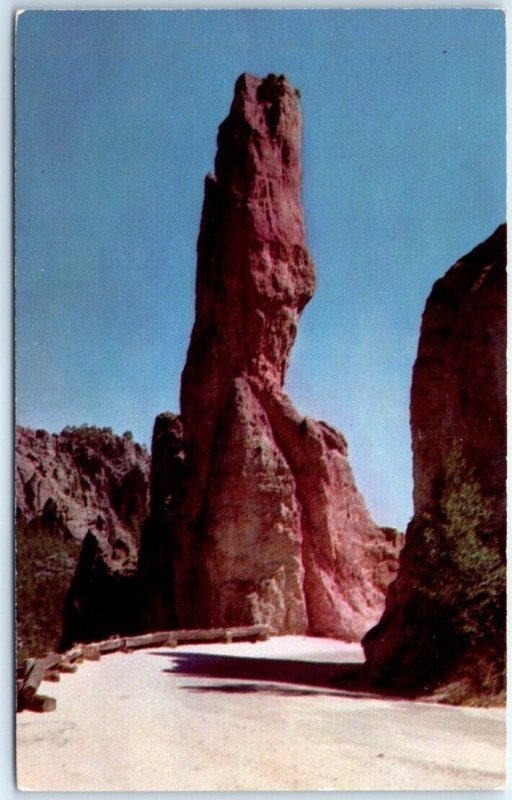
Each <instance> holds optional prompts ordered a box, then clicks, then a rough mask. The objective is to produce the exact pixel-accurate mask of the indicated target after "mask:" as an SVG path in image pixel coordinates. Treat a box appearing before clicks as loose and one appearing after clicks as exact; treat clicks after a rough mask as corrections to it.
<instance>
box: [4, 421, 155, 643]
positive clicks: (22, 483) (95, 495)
mask: <svg viewBox="0 0 512 800" xmlns="http://www.w3.org/2000/svg"><path fill="white" fill-rule="evenodd" d="M15 473H16V556H17V558H16V561H17V564H16V566H17V575H16V600H17V648H18V651H19V652H25V651H26V652H27V653H28V654H31V655H33V654H34V653H35V652H36V651H39V650H43V651H44V650H46V649H51V648H55V647H56V646H57V644H58V641H59V638H60V636H61V634H62V611H63V607H64V605H66V611H65V620H64V636H65V638H66V637H68V638H71V639H77V638H80V637H84V636H85V637H87V636H89V635H90V636H92V638H94V636H93V630H96V632H98V631H100V630H101V631H103V630H104V629H105V626H107V628H108V624H109V623H112V625H114V626H117V625H118V620H119V617H120V616H123V615H124V616H126V615H128V616H129V614H130V613H131V611H128V607H127V604H126V603H125V602H124V599H125V598H126V596H127V595H126V587H127V586H128V585H129V584H130V586H131V584H133V576H134V574H135V569H136V566H137V552H138V542H139V536H140V526H141V524H142V521H143V520H144V518H145V517H146V516H147V513H148V499H149V456H148V453H147V452H146V450H145V449H144V448H142V447H141V446H140V445H138V444H135V443H134V442H133V441H132V440H131V436H129V435H125V436H116V435H114V434H112V432H111V431H110V429H98V428H89V427H85V426H82V427H81V428H65V429H64V430H63V431H62V432H61V433H60V434H49V433H47V432H46V431H44V430H37V431H34V430H31V429H29V428H24V427H17V429H16V468H15ZM82 543H83V548H82V552H81V553H80V547H81V545H82ZM130 581H131V583H130ZM68 589H69V591H68ZM130 591H132V589H131V588H130ZM66 593H67V599H66ZM65 599H66V602H65ZM132 605H133V604H132ZM123 606H125V611H124V612H123V613H122V614H121V612H120V611H119V609H120V608H122V607H123ZM114 609H117V611H116V610H114Z"/></svg>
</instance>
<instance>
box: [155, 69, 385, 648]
mask: <svg viewBox="0 0 512 800" xmlns="http://www.w3.org/2000/svg"><path fill="white" fill-rule="evenodd" d="M300 156H301V113H300V107H299V101H298V93H297V92H296V91H295V90H294V89H293V88H292V87H291V86H290V85H289V83H288V82H287V81H286V79H285V78H284V77H283V76H280V77H276V76H275V75H269V76H268V77H267V78H265V79H263V80H260V79H258V78H255V77H253V76H251V75H247V74H245V75H242V76H241V77H240V78H239V79H238V81H237V83H236V87H235V94H234V100H233V103H232V106H231V110H230V113H229V116H228V117H227V119H226V120H225V121H224V122H223V123H222V125H221V126H220V128H219V134H218V151H217V156H216V159H215V174H214V175H209V176H208V177H207V178H206V182H205V198H204V205H203V212H202V219H201V227H200V233H199V239H198V247H197V249H198V265H197V282H196V318H195V323H194V328H193V331H192V337H191V342H190V346H189V350H188V355H187V361H186V365H185V368H184V371H183V375H182V386H181V411H182V414H181V420H180V421H179V423H178V422H175V423H174V422H173V424H179V425H182V429H183V441H182V442H181V440H180V442H179V445H177V444H176V437H174V440H173V442H172V443H171V444H170V450H171V455H169V452H168V450H167V449H166V447H163V448H162V447H158V448H157V449H155V451H154V453H153V475H154V480H155V483H154V485H153V503H152V512H151V516H152V518H153V520H159V521H158V522H157V525H156V527H157V528H159V531H160V534H155V532H154V528H153V527H152V526H151V525H150V526H149V529H148V531H147V536H146V542H147V544H146V550H147V552H148V553H151V548H152V545H151V542H152V540H153V538H155V539H156V538H158V537H160V542H162V541H164V540H165V536H164V537H162V530H163V529H162V523H163V521H164V523H163V524H164V526H167V531H168V535H169V536H170V542H171V544H170V545H168V546H169V547H171V549H172V550H173V556H174V557H173V563H174V577H173V580H174V584H175V585H174V592H175V603H176V609H175V610H176V617H177V621H178V623H179V625H180V626H183V627H194V626H198V627H204V626H209V625H211V626H217V625H236V624H251V623H260V622H263V623H267V624H268V625H270V627H271V628H272V630H273V631H274V632H275V633H306V632H308V633H311V634H317V635H330V636H336V637H340V638H342V639H346V640H358V639H360V638H361V636H362V635H363V634H364V632H365V631H366V630H367V629H368V627H369V626H370V625H371V624H373V623H374V622H375V621H376V620H377V619H378V617H379V615H380V613H381V611H382V604H383V598H384V593H385V589H386V586H387V584H388V582H389V581H390V580H391V578H392V577H393V576H394V572H395V565H396V557H397V553H398V549H399V540H398V538H397V537H396V535H394V534H390V533H389V532H386V531H383V530H381V529H380V528H378V527H377V526H376V525H375V523H374V522H373V521H372V520H371V518H370V515H369V513H368V511H367V509H366V507H365V504H364V501H363V498H362V497H361V495H360V494H359V493H358V491H357V489H356V487H355V484H354V480H353V477H352V473H351V470H350V466H349V463H348V458H347V445H346V442H345V440H344V439H343V437H342V436H341V435H340V434H339V433H337V432H336V431H334V430H333V429H332V428H330V427H329V426H328V425H326V424H325V423H323V422H315V421H314V420H311V419H309V418H307V417H303V416H302V415H300V414H299V413H298V412H297V411H296V410H295V409H294V407H293V406H292V404H291V402H290V401H289V399H288V398H287V397H286V395H285V394H284V392H283V385H284V378H285V373H286V369H287V366H288V361H289V357H290V350H291V347H292V345H293V342H294V339H295V334H296V328H297V322H298V319H299V316H300V313H301V311H302V309H303V308H304V306H305V304H306V303H307V302H308V301H309V300H310V298H311V297H312V295H313V292H314V287H315V272H314V266H313V262H312V260H311V257H310V255H309V253H308V251H307V248H306V240H305V230H304V219H303V211H302V206H301V164H300ZM157 424H161V423H158V421H157ZM158 439H159V437H158V435H156V441H157V442H158ZM173 465H174V466H173ZM168 473H169V474H173V475H174V476H176V477H178V483H177V484H174V485H173V486H172V487H169V486H167V487H166V486H165V476H166V475H167V474H168ZM158 476H159V477H158ZM162 478H163V480H162ZM173 483H174V481H173ZM157 484H158V488H157ZM159 526H160V527H159ZM169 572H170V571H169ZM148 574H151V570H150V572H149V573H148ZM162 580H163V581H164V583H165V578H164V577H163V576H162V575H160V585H161V582H162ZM169 580H171V577H170V574H169V576H168V581H169ZM152 585H156V583H155V582H153V584H152Z"/></svg>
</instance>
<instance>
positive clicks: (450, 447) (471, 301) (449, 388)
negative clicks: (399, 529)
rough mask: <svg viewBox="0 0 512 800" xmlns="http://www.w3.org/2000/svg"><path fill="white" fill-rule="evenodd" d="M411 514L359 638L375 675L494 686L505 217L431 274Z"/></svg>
mask: <svg viewBox="0 0 512 800" xmlns="http://www.w3.org/2000/svg"><path fill="white" fill-rule="evenodd" d="M411 430H412V443H413V464H414V517H413V519H412V521H411V523H410V525H409V528H408V530H407V535H406V544H405V547H404V549H403V551H402V554H401V557H400V568H399V573H398V577H397V579H396V581H395V582H394V583H393V584H391V586H390V589H389V592H388V595H387V600H386V609H385V613H384V615H383V617H382V619H381V621H380V622H379V624H378V625H377V626H376V627H375V628H374V629H373V630H371V631H370V632H369V633H368V634H367V636H366V637H365V639H364V647H365V652H366V656H367V659H368V663H369V666H370V669H371V672H372V674H373V676H374V678H375V679H376V680H379V681H380V682H382V683H390V684H393V683H395V684H397V683H398V684H401V685H405V686H420V687H423V688H425V689H429V688H432V687H435V686H436V685H438V684H439V683H442V682H446V681H449V680H452V679H453V680H455V679H458V678H460V677H461V676H465V679H466V680H467V682H468V689H467V691H468V692H469V693H475V694H478V693H479V692H484V693H485V692H490V693H492V692H496V691H499V690H500V689H501V688H502V687H503V680H504V653H505V567H504V565H505V545H506V483H505V481H506V228H505V226H501V227H500V228H498V229H497V231H496V232H495V233H494V234H493V235H492V236H491V237H490V238H489V239H488V240H486V241H485V242H484V243H483V244H481V245H479V246H478V247H476V248H475V249H474V250H473V251H472V252H471V253H469V254H468V255H467V256H465V257H464V258H462V259H461V260H460V261H458V262H457V263H456V264H455V265H454V266H453V267H452V268H451V269H450V270H448V272H447V273H446V275H445V276H444V277H443V278H441V279H440V280H438V281H437V282H436V283H435V285H434V287H433V289H432V292H431V294H430V297H429V298H428V300H427V303H426V306H425V311H424V314H423V320H422V326H421V336H420V342H419V347H418V356H417V359H416V363H415V365H414V372H413V382H412V391H411Z"/></svg>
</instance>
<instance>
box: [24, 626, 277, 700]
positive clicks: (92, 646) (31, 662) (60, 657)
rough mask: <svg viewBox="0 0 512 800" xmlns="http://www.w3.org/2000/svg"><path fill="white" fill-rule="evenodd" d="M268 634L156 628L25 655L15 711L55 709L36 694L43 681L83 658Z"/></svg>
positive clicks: (264, 630)
mask: <svg viewBox="0 0 512 800" xmlns="http://www.w3.org/2000/svg"><path fill="white" fill-rule="evenodd" d="M269 636H270V631H269V628H268V627H267V626H266V625H248V626H246V627H239V628H208V629H205V630H180V631H159V632H157V633H144V634H141V635H140V636H124V637H121V636H114V637H111V638H110V639H105V640H103V641H101V642H91V643H88V644H78V645H75V646H74V647H72V648H71V649H70V650H67V651H66V652H65V653H49V654H48V655H47V656H45V657H44V658H27V659H25V661H24V662H22V664H20V666H19V667H17V669H16V710H17V711H23V710H24V709H27V710H29V711H54V710H55V708H56V707H57V701H56V699H55V698H54V697H48V696H47V695H43V694H38V691H39V687H40V685H41V683H42V682H43V681H53V682H55V681H59V680H60V674H61V673H66V672H76V670H77V665H78V664H80V663H81V662H82V661H83V660H84V659H86V660H89V661H98V660H99V659H100V658H101V656H102V655H105V654H108V653H115V652H116V651H122V652H125V653H127V652H130V651H132V650H140V649H142V648H148V647H178V645H180V644H200V643H208V642H210V643H212V644H213V643H216V642H226V643H228V642H242V641H248V642H256V641H264V640H265V639H268V638H269Z"/></svg>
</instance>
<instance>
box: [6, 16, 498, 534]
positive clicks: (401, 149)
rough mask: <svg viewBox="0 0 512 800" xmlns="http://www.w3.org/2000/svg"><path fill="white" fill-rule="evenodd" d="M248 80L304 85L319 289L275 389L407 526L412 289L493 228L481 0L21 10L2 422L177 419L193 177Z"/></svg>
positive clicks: (422, 295)
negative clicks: (330, 434) (10, 396)
mask: <svg viewBox="0 0 512 800" xmlns="http://www.w3.org/2000/svg"><path fill="white" fill-rule="evenodd" d="M244 71H249V72H252V73H254V74H256V75H266V74H267V73H269V72H277V73H285V74H286V75H287V76H288V78H289V80H290V81H291V82H292V84H293V85H295V86H296V87H298V88H299V89H300V91H301V96H302V99H301V103H302V110H303V116H304V150H303V165H304V188H303V197H304V207H305V214H306V226H307V235H308V244H309V249H310V251H311V254H312V256H313V259H314V261H315V263H316V267H317V277H318V289H317V292H316V295H315V297H314V298H313V300H312V301H311V303H310V304H309V306H308V307H307V308H306V310H305V312H304V314H303V317H302V320H301V323H300V326H299V334H298V338H297V342H296V344H295V347H294V351H293V357H292V363H291V367H290V370H289V374H288V379H287V390H288V392H289V394H290V396H291V398H292V399H293V401H294V402H295V404H296V406H297V407H298V408H299V409H300V410H301V411H303V412H304V413H306V414H308V415H310V416H313V417H316V418H321V419H325V420H326V421H328V422H329V423H330V424H333V425H335V426H336V427H338V428H339V429H340V430H341V431H342V432H343V433H344V435H345V436H346V438H347V439H348V443H349V452H350V458H351V463H352V466H353V469H354V472H355V476H356V480H357V483H358V486H359V488H360V489H361V490H362V491H363V493H364V495H365V497H366V500H367V503H368V505H369V507H370V510H371V511H372V513H373V515H374V517H375V519H376V521H377V522H379V523H380V524H389V525H395V526H398V527H401V528H402V529H403V528H404V527H405V525H406V523H407V521H408V519H409V517H410V515H411V513H412V503H411V491H412V478H411V450H410V433H409V421H408V416H409V410H408V407H409V390H410V380H411V370H412V365H413V362H414V358H415V353H416V348H417V340H418V333H419V325H420V320H421V313H422V310H423V307H424V304H425V300H426V298H427V295H428V293H429V291H430V288H431V286H432V283H433V282H434V280H435V279H436V278H437V277H439V276H440V275H442V274H443V273H444V272H445V271H446V269H447V268H448V267H449V266H450V265H451V264H452V263H453V262H454V261H455V260H456V259H457V258H459V257H460V256H462V255H464V253H466V252H467V251H469V250H470V249H471V248H472V247H474V246H475V245H476V244H478V243H479V242H480V241H482V240H483V239H485V238H486V237H487V236H489V235H490V234H491V233H492V231H493V230H494V229H495V228H496V227H497V226H498V225H499V224H500V223H501V222H503V221H504V219H505V36H504V18H503V14H502V13H501V12H499V11H492V10H480V11H476V10H470V9H466V10H442V11H441V10H431V11H398V10H397V11H389V10H386V11H383V10H380V11H375V10H374V11H358V10H347V11H340V10H336V11H335V10H328V11H316V10H315V11H303V10H302V11H301V10H299V11H267V10H265V11H263V10H260V11H185V12H177V11H173V12H165V11H142V12H136V11H120V12H99V11H98V12H94V11H85V12H77V11H74V12H65V11H57V12H42V11H29V12H26V13H24V14H22V15H21V16H20V17H19V20H18V29H17V41H16V337H17V344H16V394H17V420H18V422H20V423H22V424H27V425H31V426H34V427H45V428H47V429H49V430H52V431H59V430H60V429H62V428H63V427H64V426H65V425H66V424H81V423H83V422H88V423H90V424H96V425H102V426H103V425H105V426H110V427H113V429H114V430H115V431H116V432H118V433H122V432H123V431H125V430H127V429H129V430H132V431H133V433H134V436H135V438H136V439H138V440H139V441H143V442H146V443H148V444H149V443H150V439H151V429H152V424H153V419H154V417H155V415H156V414H157V413H159V412H161V411H164V410H173V411H177V410H178V394H179V381H180V374H181V370H182V367H183V364H184V361H185V356H186V349H187V345H188V340H189V335H190V329H191V326H192V322H193V303H194V280H195V243H196V238H197V233H198V226H199V218H200V213H201V204H202V194H203V179H204V176H205V174H206V173H207V172H208V171H210V170H211V169H212V167H213V159H214V154H215V137H216V131H217V127H218V125H219V124H220V122H221V121H222V120H223V119H224V117H225V116H226V115H227V113H228V110H229V105H230V102H231V98H232V92H233V86H234V82H235V80H236V78H237V77H238V75H240V74H241V73H242V72H244Z"/></svg>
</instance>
